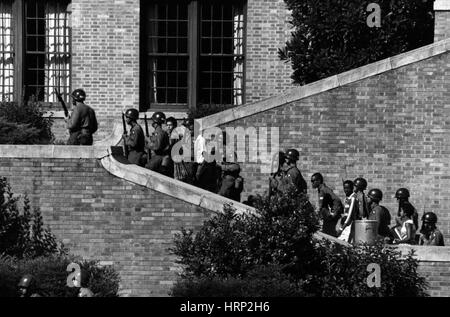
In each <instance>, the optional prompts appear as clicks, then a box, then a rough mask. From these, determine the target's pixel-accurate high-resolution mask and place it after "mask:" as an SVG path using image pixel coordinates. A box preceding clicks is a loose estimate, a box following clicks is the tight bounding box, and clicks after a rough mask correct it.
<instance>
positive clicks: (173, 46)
mask: <svg viewBox="0 0 450 317" xmlns="http://www.w3.org/2000/svg"><path fill="white" fill-rule="evenodd" d="M167 52H168V53H177V39H169V40H168V48H167Z"/></svg>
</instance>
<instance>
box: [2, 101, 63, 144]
mask: <svg viewBox="0 0 450 317" xmlns="http://www.w3.org/2000/svg"><path fill="white" fill-rule="evenodd" d="M44 114H45V111H44V110H43V109H42V107H41V106H40V105H39V103H38V102H35V101H29V102H23V103H22V104H21V105H19V104H18V103H15V102H3V103H1V104H0V132H1V133H0V136H1V137H0V144H50V143H51V142H52V140H53V138H54V135H53V133H52V131H51V127H52V125H53V117H52V116H51V115H50V117H47V118H46V117H44Z"/></svg>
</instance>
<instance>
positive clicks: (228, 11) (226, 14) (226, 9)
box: [223, 4, 233, 20]
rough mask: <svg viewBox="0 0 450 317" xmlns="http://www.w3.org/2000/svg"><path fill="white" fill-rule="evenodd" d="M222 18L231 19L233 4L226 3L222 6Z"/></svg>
mask: <svg viewBox="0 0 450 317" xmlns="http://www.w3.org/2000/svg"><path fill="white" fill-rule="evenodd" d="M223 19H224V20H233V5H232V4H226V5H224V6H223Z"/></svg>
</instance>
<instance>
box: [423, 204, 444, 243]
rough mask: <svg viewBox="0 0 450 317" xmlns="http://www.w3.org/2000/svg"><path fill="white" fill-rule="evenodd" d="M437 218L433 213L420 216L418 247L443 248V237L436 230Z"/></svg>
mask: <svg viewBox="0 0 450 317" xmlns="http://www.w3.org/2000/svg"><path fill="white" fill-rule="evenodd" d="M437 220H438V219H437V216H436V214H435V213H434V212H431V211H429V212H426V213H425V214H424V215H423V216H422V228H421V229H420V238H419V245H433V246H444V236H443V235H442V233H441V232H440V231H439V230H438V228H436V223H437Z"/></svg>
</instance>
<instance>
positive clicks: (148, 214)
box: [0, 158, 209, 296]
mask: <svg viewBox="0 0 450 317" xmlns="http://www.w3.org/2000/svg"><path fill="white" fill-rule="evenodd" d="M0 175H1V176H5V177H7V178H8V179H9V181H10V183H11V185H12V188H13V192H14V193H15V194H23V193H25V192H26V193H28V195H29V197H30V198H31V203H32V205H33V206H36V207H38V206H39V207H40V209H41V211H42V214H43V217H44V223H45V224H48V225H50V227H51V230H52V232H53V233H55V234H56V236H57V237H58V238H59V239H61V240H63V241H64V243H65V244H66V245H67V246H68V247H69V248H70V251H71V252H72V253H74V254H77V255H81V256H83V257H85V258H88V259H96V260H101V261H106V262H111V263H112V264H113V265H114V266H115V267H116V268H117V269H118V271H119V273H120V276H121V279H122V291H121V293H122V294H123V295H129V296H164V295H165V296H167V292H168V291H169V290H170V288H171V286H172V284H173V282H174V281H175V278H176V272H177V270H178V266H177V265H176V264H174V260H175V257H174V256H173V255H171V254H170V252H169V251H168V248H169V247H172V245H173V244H172V241H173V240H172V238H173V234H174V232H178V231H179V230H180V228H181V227H187V228H195V227H198V225H199V224H201V223H202V221H203V219H206V217H207V216H208V215H209V212H207V211H206V210H204V209H202V208H199V207H196V206H194V205H190V204H188V203H186V202H183V201H180V200H178V199H176V198H174V197H171V196H168V195H164V194H161V193H159V192H156V191H152V190H150V189H148V188H145V187H143V186H138V185H134V184H132V183H130V182H127V181H125V180H123V179H120V178H117V177H114V176H112V175H111V174H109V173H108V172H107V171H106V170H105V169H104V168H103V167H102V165H101V164H100V162H99V161H98V160H95V159H51V158H48V159H25V158H24V159H20V158H0Z"/></svg>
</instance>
